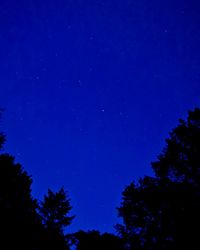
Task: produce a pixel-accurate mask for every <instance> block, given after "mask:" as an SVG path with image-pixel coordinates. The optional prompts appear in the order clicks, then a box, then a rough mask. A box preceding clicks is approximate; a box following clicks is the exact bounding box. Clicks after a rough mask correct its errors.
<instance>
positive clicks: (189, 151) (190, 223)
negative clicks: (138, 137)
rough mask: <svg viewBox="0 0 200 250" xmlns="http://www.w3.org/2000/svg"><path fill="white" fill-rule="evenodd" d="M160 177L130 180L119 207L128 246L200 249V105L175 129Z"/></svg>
mask: <svg viewBox="0 0 200 250" xmlns="http://www.w3.org/2000/svg"><path fill="white" fill-rule="evenodd" d="M166 142H167V146H166V147H165V149H164V150H163V153H162V154H161V155H160V156H159V157H158V161H156V162H154V163H152V167H153V170H154V171H155V174H156V176H155V177H144V178H141V179H140V180H139V182H138V183H134V182H133V183H131V184H130V185H129V186H128V187H126V189H125V190H124V192H123V196H122V203H121V206H120V208H118V212H119V216H120V217H122V218H123V222H124V223H123V224H122V225H117V230H118V231H119V232H120V234H121V236H122V237H123V238H124V240H125V241H126V248H127V249H135V250H136V249H148V250H151V249H152V250H162V249H163V250H164V249H165V250H168V249H191V250H197V249H200V243H199V230H198V227H199V223H200V214H199V211H200V110H199V109H195V110H194V111H193V112H189V114H188V119H187V121H183V120H180V124H179V125H178V126H177V127H176V128H175V129H174V130H173V131H172V132H171V133H170V138H169V139H167V140H166Z"/></svg>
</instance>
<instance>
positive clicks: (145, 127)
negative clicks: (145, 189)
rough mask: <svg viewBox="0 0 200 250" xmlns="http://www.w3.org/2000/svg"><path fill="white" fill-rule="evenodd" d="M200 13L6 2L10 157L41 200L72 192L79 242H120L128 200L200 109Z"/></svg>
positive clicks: (1, 34)
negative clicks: (86, 234)
mask: <svg viewBox="0 0 200 250" xmlns="http://www.w3.org/2000/svg"><path fill="white" fill-rule="evenodd" d="M199 13H200V3H199V1H194V0H182V1H176V0H173V1H172V0H171V1H170V0H167V1H160V0H152V1H149V0H115V1H114V0H107V1H103V0H98V1H97V0H57V1H55V0H43V1H41V0H16V1H14V0H10V1H9V0H1V1H0V65H1V67H0V87H1V88H0V107H2V108H5V112H4V115H3V122H2V124H1V129H2V130H3V131H4V132H5V133H6V134H7V143H6V145H5V150H6V151H8V152H10V153H11V154H13V155H15V156H16V160H17V161H18V162H20V163H22V165H23V167H24V168H25V169H26V170H27V171H28V173H30V174H31V175H32V177H33V180H34V183H33V194H34V196H36V197H39V198H41V197H42V196H43V194H44V193H45V192H46V191H47V188H48V187H50V188H52V189H53V190H57V189H58V188H59V187H61V186H62V185H64V187H65V188H66V189H67V190H68V191H69V195H70V197H71V202H72V206H73V211H72V213H73V214H75V215H76V219H75V220H74V222H73V224H72V226H71V227H70V229H69V230H70V231H76V230H78V229H99V230H101V231H109V232H111V231H113V228H112V226H113V225H114V224H115V223H117V212H116V209H115V208H116V207H117V206H118V205H119V203H120V199H121V192H122V191H123V189H124V187H125V186H126V185H128V184H129V183H130V182H131V181H132V180H133V179H136V178H138V177H139V176H143V175H145V174H151V169H150V162H151V161H152V160H154V159H155V158H156V156H157V155H158V154H159V153H160V152H161V150H162V148H163V146H164V139H165V138H166V137H167V136H168V132H169V131H170V130H171V129H172V128H173V127H174V126H176V124H177V121H178V118H184V117H186V113H187V110H188V109H193V108H194V107H195V106H200V49H199V44H200V34H199V32H200V15H199Z"/></svg>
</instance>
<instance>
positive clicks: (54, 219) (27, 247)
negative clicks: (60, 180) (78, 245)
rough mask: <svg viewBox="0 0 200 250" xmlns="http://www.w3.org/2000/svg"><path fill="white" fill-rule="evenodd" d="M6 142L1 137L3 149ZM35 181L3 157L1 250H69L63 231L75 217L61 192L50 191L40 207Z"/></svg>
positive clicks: (0, 158)
mask: <svg viewBox="0 0 200 250" xmlns="http://www.w3.org/2000/svg"><path fill="white" fill-rule="evenodd" d="M4 141H5V138H4V136H3V134H0V147H2V145H3V142H4ZM31 184H32V179H31V177H30V176H29V175H28V174H27V173H26V171H24V170H23V168H22V167H21V165H20V164H17V163H15V161H14V157H12V156H10V155H8V154H1V155H0V249H8V250H10V249H21V250H53V249H54V250H55V249H56V250H66V249H69V247H68V243H67V241H66V239H65V235H64V231H63V230H64V228H65V226H67V225H69V224H70V223H71V221H72V219H73V217H70V216H67V214H68V213H69V211H70V210H71V206H70V200H69V199H68V198H67V195H66V192H65V191H64V189H63V188H62V189H61V190H60V191H59V192H57V193H54V192H53V191H51V190H49V191H48V194H47V195H46V196H45V197H44V201H43V202H42V203H41V204H40V205H39V203H38V201H37V200H36V199H34V198H33V197H32V195H31Z"/></svg>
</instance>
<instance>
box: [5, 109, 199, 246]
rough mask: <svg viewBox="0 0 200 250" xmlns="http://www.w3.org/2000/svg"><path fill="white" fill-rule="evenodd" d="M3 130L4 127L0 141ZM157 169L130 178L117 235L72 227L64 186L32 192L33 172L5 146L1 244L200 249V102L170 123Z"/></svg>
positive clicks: (120, 210) (153, 167)
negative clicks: (37, 196)
mask: <svg viewBox="0 0 200 250" xmlns="http://www.w3.org/2000/svg"><path fill="white" fill-rule="evenodd" d="M4 142H5V136H4V135H3V134H2V133H1V134H0V149H1V148H2V146H3V144H4ZM151 166H152V169H153V171H154V176H144V177H142V178H140V179H139V181H137V182H132V183H131V184H129V185H128V186H127V187H126V188H125V190H124V191H123V193H122V201H121V204H120V206H119V207H118V208H117V211H118V215H119V217H121V218H122V221H123V222H122V224H120V225H115V229H116V235H113V234H109V233H104V234H100V233H99V232H98V231H95V230H94V231H89V232H84V231H81V230H80V231H78V232H76V233H74V234H71V235H70V234H66V233H65V232H66V230H65V228H66V227H67V226H69V225H70V224H71V223H72V221H73V218H74V216H70V215H69V214H70V212H71V209H72V207H71V204H70V199H69V197H68V194H67V192H66V191H65V190H64V188H61V189H60V190H59V191H57V192H54V191H52V190H50V189H49V190H48V192H47V194H46V195H45V196H44V198H43V200H42V201H38V200H37V199H35V198H33V197H32V194H31V184H32V179H31V177H30V176H29V175H28V174H27V172H26V171H25V170H24V169H23V168H22V166H21V165H20V164H18V163H15V160H14V157H13V156H10V155H9V154H5V153H2V154H0V249H8V250H10V249H20V250H68V249H70V248H73V249H76V250H108V249H109V250H112V249H113V250H175V249H176V250H177V249H182V250H186V249H187V250H199V249H200V240H199V239H200V230H199V225H200V109H198V108H196V109H195V110H193V111H189V112H188V117H187V119H186V120H185V121H184V120H179V124H178V126H177V127H176V128H175V129H173V130H172V131H171V133H170V134H169V138H168V139H167V140H166V146H165V148H164V149H163V151H162V153H161V154H160V155H159V156H158V158H157V161H156V162H153V163H152V164H151Z"/></svg>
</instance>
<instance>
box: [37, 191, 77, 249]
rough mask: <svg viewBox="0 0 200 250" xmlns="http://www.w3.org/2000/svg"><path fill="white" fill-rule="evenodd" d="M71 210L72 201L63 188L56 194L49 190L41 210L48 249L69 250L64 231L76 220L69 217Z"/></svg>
mask: <svg viewBox="0 0 200 250" xmlns="http://www.w3.org/2000/svg"><path fill="white" fill-rule="evenodd" d="M70 210H71V206H70V199H68V196H67V193H66V192H65V190H64V189H63V188H61V189H60V190H59V191H58V192H55V193H54V192H53V191H52V190H50V189H49V190H48V193H47V195H45V196H44V201H43V202H41V206H40V208H39V213H40V216H41V218H42V223H43V225H44V228H45V238H46V239H47V243H46V245H48V249H63V250H64V249H68V243H67V237H66V236H65V234H64V229H65V227H66V226H68V225H70V224H71V222H72V220H73V218H74V216H68V213H69V212H70Z"/></svg>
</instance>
